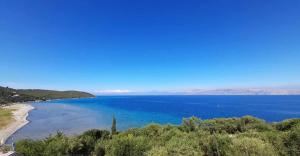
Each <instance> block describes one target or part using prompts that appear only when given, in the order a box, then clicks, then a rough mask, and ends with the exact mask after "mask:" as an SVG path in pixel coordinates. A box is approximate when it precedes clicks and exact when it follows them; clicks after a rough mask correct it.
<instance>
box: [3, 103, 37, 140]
mask: <svg viewBox="0 0 300 156" xmlns="http://www.w3.org/2000/svg"><path fill="white" fill-rule="evenodd" d="M3 108H5V109H13V111H12V113H13V118H14V120H15V121H13V122H12V123H10V124H9V125H7V126H6V127H4V128H2V129H0V145H3V144H5V142H6V140H7V139H8V138H9V137H10V136H11V135H13V134H14V133H15V132H16V131H18V130H19V129H20V128H22V127H23V126H25V125H26V124H28V123H29V121H28V120H27V117H28V115H29V112H30V111H31V110H33V109H34V107H33V106H31V105H30V104H27V103H14V104H11V105H8V106H4V107H3Z"/></svg>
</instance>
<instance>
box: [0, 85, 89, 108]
mask: <svg viewBox="0 0 300 156" xmlns="http://www.w3.org/2000/svg"><path fill="white" fill-rule="evenodd" d="M85 97H94V95H92V94H90V93H86V92H80V91H54V90H42V89H13V88H9V87H1V86H0V104H5V103H13V102H26V101H36V100H42V101H45V100H51V99H65V98H85Z"/></svg>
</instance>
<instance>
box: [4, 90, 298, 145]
mask: <svg viewBox="0 0 300 156" xmlns="http://www.w3.org/2000/svg"><path fill="white" fill-rule="evenodd" d="M32 105H33V106H34V107H35V109H34V110H32V111H31V112H30V113H29V116H28V120H29V121H30V123H29V124H27V125H26V126H24V127H23V128H21V129H20V130H18V131H17V132H16V133H15V134H13V135H12V136H11V137H10V138H9V139H8V140H7V143H11V142H15V141H16V140H20V139H42V138H45V137H48V136H49V135H51V134H55V133H56V132H58V131H59V132H63V133H65V134H66V135H76V134H80V133H82V132H83V131H86V130H88V129H94V128H97V129H107V130H109V129H110V127H111V122H112V118H113V116H114V117H115V118H116V120H117V129H118V130H119V131H122V130H126V129H129V128H136V127H143V126H146V125H148V124H152V123H157V124H173V125H178V124H180V123H181V122H182V119H183V118H187V117H191V116H196V117H198V118H201V119H203V120H204V119H212V118H227V117H242V116H245V115H251V116H254V117H258V118H261V119H263V120H265V121H266V122H278V121H282V120H285V119H289V118H300V96H288V95H284V96H263V95H249V96H246V95H241V96H216V95H205V96H204V95H203V96H202V95H201V96H192V95H191V96H177V95H176V96H175V95H170V96H166V95H162V96H97V97H95V98H82V99H63V100H52V101H45V102H34V103H32Z"/></svg>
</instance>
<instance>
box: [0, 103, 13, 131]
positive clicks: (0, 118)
mask: <svg viewBox="0 0 300 156" xmlns="http://www.w3.org/2000/svg"><path fill="white" fill-rule="evenodd" d="M13 120H14V118H13V114H12V110H11V109H4V108H0V129H2V128H3V127H5V126H7V125H8V124H9V123H11V122H12V121H13Z"/></svg>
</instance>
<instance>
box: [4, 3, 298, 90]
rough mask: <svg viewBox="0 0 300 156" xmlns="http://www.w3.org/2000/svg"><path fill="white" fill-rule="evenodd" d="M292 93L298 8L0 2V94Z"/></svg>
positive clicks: (280, 5) (279, 5)
mask: <svg viewBox="0 0 300 156" xmlns="http://www.w3.org/2000/svg"><path fill="white" fill-rule="evenodd" d="M299 84H300V1H299V0H286V1H283V0H243V1H241V0H184V1H183V0H181V1H178V0H127V1H121V0H97V1H96V0H95V1H91V0H86V1H82V0H72V1H61V0H45V1H40V0H26V1H23V0H1V1H0V85H2V86H10V87H15V88H42V89H58V90H70V89H76V90H84V91H95V92H97V91H99V92H101V91H103V92H109V91H112V92H114V91H115V92H128V91H133V90H134V91H145V90H178V89H189V88H235V87H267V86H269V87H270V86H271V87H274V86H293V85H298V86H299Z"/></svg>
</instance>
